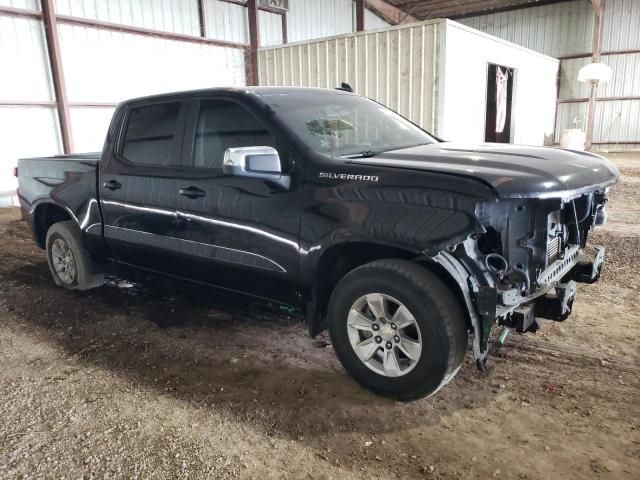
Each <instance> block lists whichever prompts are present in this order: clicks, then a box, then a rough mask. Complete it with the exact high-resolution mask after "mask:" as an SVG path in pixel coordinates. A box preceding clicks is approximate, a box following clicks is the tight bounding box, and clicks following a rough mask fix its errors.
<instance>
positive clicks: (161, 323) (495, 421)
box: [0, 156, 640, 480]
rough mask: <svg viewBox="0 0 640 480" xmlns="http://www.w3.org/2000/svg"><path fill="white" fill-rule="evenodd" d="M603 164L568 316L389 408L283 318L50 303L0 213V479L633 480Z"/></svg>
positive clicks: (625, 260)
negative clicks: (602, 208) (600, 269)
mask: <svg viewBox="0 0 640 480" xmlns="http://www.w3.org/2000/svg"><path fill="white" fill-rule="evenodd" d="M614 160H615V161H616V163H617V164H618V166H619V167H620V169H621V171H622V174H623V181H622V183H621V185H619V186H618V188H617V189H616V190H615V191H614V193H613V196H612V201H611V204H610V223H609V224H608V226H607V227H605V228H604V229H602V230H601V231H599V232H597V233H596V234H595V235H594V236H593V237H592V238H593V240H592V241H593V242H598V243H602V244H604V245H606V246H607V248H608V252H607V265H606V270H605V273H604V276H603V279H602V281H601V282H599V283H598V284H596V285H593V286H588V285H580V286H579V292H578V296H579V298H578V300H577V305H576V307H575V310H574V314H573V315H572V317H571V318H570V319H569V320H568V321H566V322H564V323H553V322H547V323H545V324H544V326H543V328H542V329H541V330H540V331H539V332H538V333H537V334H536V335H524V336H520V335H515V334H514V335H511V336H509V337H508V338H507V342H506V345H505V347H504V348H503V349H502V350H501V351H500V352H499V354H498V355H497V356H495V357H493V358H492V359H490V363H489V370H488V371H487V372H485V373H481V372H478V371H477V370H476V368H475V366H474V363H473V360H472V358H471V356H470V355H468V356H467V359H466V362H465V365H463V368H462V369H461V372H460V373H459V374H458V376H457V377H456V379H455V380H454V381H453V382H452V383H451V384H450V385H449V386H447V387H446V388H445V389H444V390H442V391H441V392H439V393H438V394H437V395H436V396H435V397H432V398H429V399H425V400H421V401H417V402H412V403H408V404H403V403H399V402H393V401H390V400H386V399H383V398H380V397H377V396H374V395H372V394H370V393H368V392H366V391H364V390H362V389H361V388H360V387H358V386H357V385H356V384H355V383H354V382H353V381H352V380H351V379H350V378H349V377H348V376H347V375H346V374H345V373H344V371H343V370H342V368H341V367H340V365H339V364H338V362H337V360H336V359H335V357H334V354H333V351H332V348H331V346H330V344H329V342H328V339H327V337H326V336H320V337H318V338H316V339H315V340H312V339H310V338H309V337H308V336H307V334H306V328H305V325H304V323H303V322H302V321H301V320H300V319H299V318H297V317H295V316H291V315H290V312H286V311H272V310H269V309H268V308H267V307H266V306H265V305H261V304H254V303H251V302H247V300H246V299H241V298H234V297H230V296H229V295H228V294H219V293H217V294H211V293H207V294H206V295H202V294H201V292H199V291H197V290H193V289H191V288H189V289H187V288H175V285H172V286H169V285H163V284H161V283H158V282H152V281H150V280H148V279H145V278H141V277H139V276H127V277H126V280H127V281H129V282H133V284H135V286H131V283H127V282H126V281H124V280H123V278H122V277H121V278H111V280H110V282H109V283H110V285H109V286H105V287H102V288H100V289H97V290H93V291H91V292H84V293H80V292H67V291H64V290H61V289H59V288H56V287H55V286H54V285H53V282H52V281H51V278H50V276H49V272H48V270H47V265H46V260H45V256H44V253H43V252H42V251H41V250H39V249H37V247H35V245H34V244H33V242H32V241H31V239H30V237H29V234H28V232H27V229H26V226H25V224H24V223H23V222H21V221H20V220H19V212H18V211H17V210H15V209H2V210H0V238H1V239H2V244H1V246H0V253H1V255H0V365H1V366H2V368H1V369H0V409H1V411H2V423H1V424H0V477H2V478H55V479H63V478H74V479H76V478H123V477H125V478H158V479H164V478H166V479H176V478H222V479H224V478H318V479H321V478H336V479H349V478H366V479H370V478H434V479H436V478H441V479H445V478H447V479H452V478H477V479H487V478H502V479H512V478H513V479H524V478H526V479H556V478H563V479H588V478H598V479H600V478H602V479H634V480H635V479H637V478H638V472H639V471H640V380H639V375H638V374H639V373H640V362H639V360H640V348H639V347H640V323H639V322H638V319H639V317H640V316H639V314H640V300H639V297H638V295H639V293H640V278H639V274H638V272H639V271H640V254H639V252H640V229H639V225H640V158H631V157H628V156H627V157H615V158H614Z"/></svg>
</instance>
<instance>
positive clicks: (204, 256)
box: [177, 97, 301, 303]
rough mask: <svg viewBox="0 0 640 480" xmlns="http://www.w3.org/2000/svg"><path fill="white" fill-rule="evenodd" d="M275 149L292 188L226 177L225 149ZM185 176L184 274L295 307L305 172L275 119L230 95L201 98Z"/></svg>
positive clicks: (193, 116)
mask: <svg viewBox="0 0 640 480" xmlns="http://www.w3.org/2000/svg"><path fill="white" fill-rule="evenodd" d="M249 146H270V147H275V148H276V150H277V151H278V153H279V156H280V159H281V162H282V168H283V172H284V173H286V174H289V175H291V183H290V185H288V186H286V187H285V186H282V185H278V184H276V183H273V182H272V181H270V180H269V179H264V178H248V177H241V176H234V175H228V174H224V173H223V160H224V155H225V150H226V149H227V148H232V147H249ZM184 156H185V159H184V160H183V162H184V163H185V165H189V167H188V168H185V171H184V173H183V174H182V175H181V176H180V178H178V179H177V181H178V185H177V187H178V189H179V190H180V191H181V192H182V193H183V194H184V195H181V198H180V200H179V202H180V204H179V206H178V234H179V237H180V239H181V240H182V241H183V247H184V249H185V263H184V268H185V269H187V271H185V273H184V275H185V276H188V277H191V278H196V279H198V280H202V281H205V282H207V283H213V284H217V285H220V286H223V287H227V288H231V289H234V290H240V291H245V292H250V293H252V294H255V295H259V296H264V297H267V298H272V299H276V300H280V301H284V302H288V303H294V302H295V292H294V287H293V285H294V283H295V281H296V280H297V274H298V249H299V246H298V239H299V231H300V206H301V199H300V195H301V191H300V184H301V175H300V173H301V172H300V171H299V168H300V167H299V166H298V165H296V164H295V162H293V161H292V158H291V157H290V154H289V152H288V151H287V149H286V148H285V146H284V145H283V144H282V143H281V141H280V140H279V139H278V138H277V136H276V135H275V134H274V132H273V131H271V130H270V128H269V127H267V122H264V121H262V120H261V119H259V118H258V116H256V115H255V114H254V113H253V112H252V111H251V110H250V109H249V108H248V107H246V106H244V105H243V104H241V103H239V101H237V100H235V99H230V98H226V97H212V98H205V99H202V100H199V101H194V102H193V104H192V106H191V110H190V113H189V118H188V122H187V129H186V133H185V146H184Z"/></svg>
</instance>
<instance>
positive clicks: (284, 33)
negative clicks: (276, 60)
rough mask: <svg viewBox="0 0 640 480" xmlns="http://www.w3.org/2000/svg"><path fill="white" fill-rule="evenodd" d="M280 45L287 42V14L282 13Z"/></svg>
mask: <svg viewBox="0 0 640 480" xmlns="http://www.w3.org/2000/svg"><path fill="white" fill-rule="evenodd" d="M281 17H282V43H283V44H284V43H288V42H289V32H288V31H287V12H284V13H283V14H282V15H281Z"/></svg>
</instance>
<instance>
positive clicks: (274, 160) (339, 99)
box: [18, 87, 618, 400]
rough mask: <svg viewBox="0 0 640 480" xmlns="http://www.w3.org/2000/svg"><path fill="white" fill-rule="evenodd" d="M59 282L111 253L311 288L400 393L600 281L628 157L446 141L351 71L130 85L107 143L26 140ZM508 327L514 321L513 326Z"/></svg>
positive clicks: (349, 356)
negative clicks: (284, 79)
mask: <svg viewBox="0 0 640 480" xmlns="http://www.w3.org/2000/svg"><path fill="white" fill-rule="evenodd" d="M18 177H19V192H18V194H19V198H20V203H21V207H22V211H23V215H24V217H25V218H26V219H27V221H28V222H29V224H30V226H31V228H32V230H33V236H34V238H35V241H36V242H37V243H38V245H39V246H40V247H42V248H43V249H45V250H46V252H47V258H48V261H49V266H50V269H51V273H52V275H53V278H54V280H55V282H56V283H57V284H58V285H60V286H61V287H64V288H70V289H79V290H84V289H88V288H92V287H98V286H100V285H101V284H102V282H103V271H104V268H105V266H106V265H107V263H112V262H115V263H116V264H126V265H130V266H134V267H138V268H142V269H147V270H152V271H155V272H159V273H162V274H166V275H170V276H173V277H175V278H182V279H189V280H193V281H196V282H201V283H205V284H210V285H215V286H218V287H223V288H225V289H230V290H234V291H240V292H243V293H247V294H250V295H253V296H258V297H261V298H267V299H270V300H272V301H277V302H281V303H283V304H287V305H292V306H295V307H297V308H300V309H302V311H303V312H305V313H306V318H307V321H308V323H309V329H310V333H311V335H315V334H317V333H318V332H320V331H322V330H323V329H325V328H328V329H329V332H330V335H331V340H332V342H333V346H334V348H335V351H336V353H337V355H338V357H339V359H340V361H341V362H342V364H343V365H344V367H345V369H346V370H347V371H348V372H349V373H350V374H351V375H352V376H353V377H354V378H355V379H356V380H357V381H358V382H359V383H360V384H362V385H363V386H365V387H366V388H369V389H371V390H373V391H374V392H377V393H379V394H381V395H385V396H389V397H393V398H397V399H400V400H410V399H415V398H419V397H422V396H425V395H428V394H432V393H434V392H436V391H437V390H438V389H439V388H441V387H442V386H443V385H445V384H446V383H447V382H448V381H449V380H451V379H452V378H453V377H454V376H455V374H456V372H457V371H458V369H459V367H460V365H461V363H462V361H463V358H464V355H465V351H466V350H467V335H468V334H469V333H471V335H472V336H473V353H474V357H475V359H476V361H477V363H478V365H479V366H480V367H482V366H483V365H484V362H485V361H486V358H487V354H488V352H489V350H490V348H489V347H490V333H491V330H492V327H494V326H495V325H501V326H502V327H503V329H504V328H508V329H514V330H516V331H518V332H521V333H524V332H527V331H535V330H536V329H537V328H538V326H539V323H538V319H539V318H547V319H552V320H558V321H560V320H564V319H565V318H566V317H567V316H568V315H569V313H570V312H571V307H572V303H573V300H574V296H575V291H576V282H586V283H590V282H594V281H596V280H597V279H598V277H599V275H600V271H601V268H602V263H603V257H604V249H603V248H601V247H595V248H587V236H588V234H589V231H590V230H591V229H592V228H593V227H594V226H596V225H601V224H603V223H604V222H605V220H606V211H605V203H606V201H607V195H608V189H609V186H610V185H613V184H614V183H616V181H617V179H618V172H617V170H616V168H615V167H614V166H613V165H612V164H610V163H609V162H608V161H607V160H605V159H603V158H601V157H599V156H597V155H593V154H590V153H585V152H573V151H566V150H559V149H550V148H537V147H522V146H521V147H516V146H509V145H497V144H483V145H475V146H468V145H466V146H465V145H457V144H453V143H447V142H442V141H440V140H438V139H436V138H435V137H433V136H432V135H430V134H429V133H427V132H425V131H424V130H422V129H420V128H419V127H417V126H416V125H414V124H413V123H411V122H409V121H408V120H406V119H404V118H403V117H401V116H400V115H398V114H396V113H394V112H393V111H391V110H389V109H387V108H385V107H384V106H382V105H380V104H378V103H376V102H374V101H372V100H369V99H366V98H363V97H360V96H357V95H354V94H351V93H348V92H344V91H337V90H325V89H304V88H275V87H274V88H266V87H265V88H247V89H211V90H201V91H192V92H184V93H175V94H167V95H160V96H154V97H147V98H141V99H136V100H131V101H127V102H124V103H122V104H120V105H119V106H118V108H117V109H116V111H115V113H114V116H113V120H112V122H111V126H110V127H109V131H108V133H107V138H106V141H105V144H104V149H103V151H102V154H86V155H66V156H54V157H49V158H32V159H25V160H20V161H19V164H18ZM505 331H507V330H505Z"/></svg>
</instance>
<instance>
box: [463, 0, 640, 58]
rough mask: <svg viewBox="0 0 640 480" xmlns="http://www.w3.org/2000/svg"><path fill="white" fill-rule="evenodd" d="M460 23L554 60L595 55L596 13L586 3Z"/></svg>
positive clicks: (511, 13) (493, 14) (555, 5)
mask: <svg viewBox="0 0 640 480" xmlns="http://www.w3.org/2000/svg"><path fill="white" fill-rule="evenodd" d="M617 1H618V0H613V1H607V2H605V4H607V5H608V4H610V3H616V2H617ZM630 1H631V2H637V0H630ZM638 3H640V2H638ZM605 18H606V15H605ZM459 23H462V24H464V25H467V26H469V27H472V28H475V29H477V30H480V31H482V32H485V33H488V34H490V35H494V36H496V37H498V38H502V39H504V40H508V41H510V42H513V43H517V44H518V45H522V46H525V47H527V48H530V49H531V50H535V51H536V52H541V53H544V54H545V55H550V56H552V57H561V56H566V55H575V54H581V53H588V52H591V45H592V35H593V10H592V9H591V6H590V3H589V2H588V1H585V0H576V1H573V2H562V3H556V4H551V5H542V6H539V7H530V8H522V9H519V10H511V11H508V12H501V13H492V14H489V15H479V16H476V17H469V18H463V19H460V20H459ZM605 37H606V36H605Z"/></svg>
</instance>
